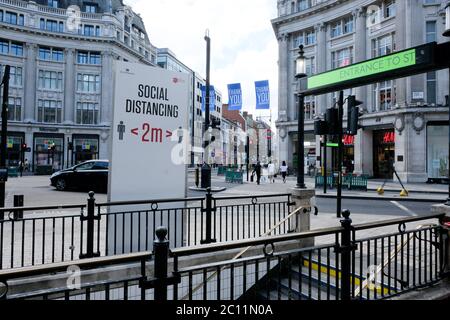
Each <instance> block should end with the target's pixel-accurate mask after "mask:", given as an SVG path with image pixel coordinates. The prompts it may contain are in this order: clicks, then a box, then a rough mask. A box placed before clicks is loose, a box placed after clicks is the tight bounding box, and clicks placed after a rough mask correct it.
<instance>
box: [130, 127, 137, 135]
mask: <svg viewBox="0 0 450 320" xmlns="http://www.w3.org/2000/svg"><path fill="white" fill-rule="evenodd" d="M138 131H139V128H136V129H132V130H131V133H132V134H134V135H135V136H137V135H139V132H138Z"/></svg>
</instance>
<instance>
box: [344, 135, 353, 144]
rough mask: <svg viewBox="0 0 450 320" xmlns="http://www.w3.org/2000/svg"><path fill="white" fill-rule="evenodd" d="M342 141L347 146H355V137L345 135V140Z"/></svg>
mask: <svg viewBox="0 0 450 320" xmlns="http://www.w3.org/2000/svg"><path fill="white" fill-rule="evenodd" d="M342 140H343V142H344V145H346V146H352V145H354V144H355V136H349V135H344V139H342Z"/></svg>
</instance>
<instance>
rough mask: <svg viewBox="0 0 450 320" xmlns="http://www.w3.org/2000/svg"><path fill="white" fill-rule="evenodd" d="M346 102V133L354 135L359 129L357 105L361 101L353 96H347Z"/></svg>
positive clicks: (360, 103)
mask: <svg viewBox="0 0 450 320" xmlns="http://www.w3.org/2000/svg"><path fill="white" fill-rule="evenodd" d="M347 102H348V115H347V134H348V135H351V136H356V135H357V134H358V129H359V125H358V122H359V108H358V106H359V105H362V104H363V103H362V102H361V101H358V100H356V97H355V96H349V97H348V99H347Z"/></svg>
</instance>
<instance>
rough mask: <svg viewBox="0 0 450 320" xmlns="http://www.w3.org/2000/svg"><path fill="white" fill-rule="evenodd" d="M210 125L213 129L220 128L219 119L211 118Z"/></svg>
mask: <svg viewBox="0 0 450 320" xmlns="http://www.w3.org/2000/svg"><path fill="white" fill-rule="evenodd" d="M211 127H212V128H213V129H220V120H219V119H216V118H213V119H212V121H211Z"/></svg>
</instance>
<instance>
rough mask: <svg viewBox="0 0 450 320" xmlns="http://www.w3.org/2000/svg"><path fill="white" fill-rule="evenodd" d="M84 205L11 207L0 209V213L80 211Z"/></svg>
mask: <svg viewBox="0 0 450 320" xmlns="http://www.w3.org/2000/svg"><path fill="white" fill-rule="evenodd" d="M85 207H86V204H85V203H84V204H68V205H54V206H36V207H12V208H0V213H4V212H11V211H17V210H19V211H44V210H60V209H82V208H85Z"/></svg>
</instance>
